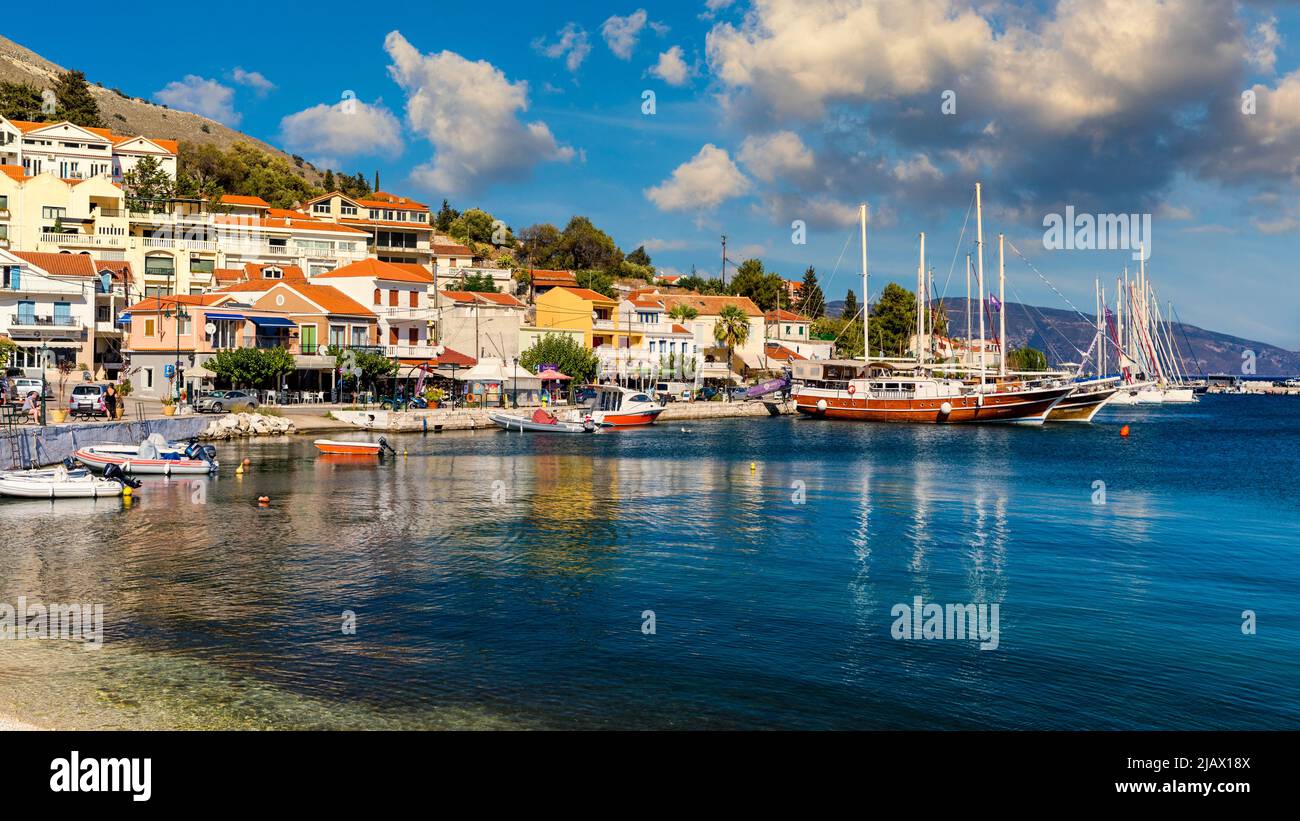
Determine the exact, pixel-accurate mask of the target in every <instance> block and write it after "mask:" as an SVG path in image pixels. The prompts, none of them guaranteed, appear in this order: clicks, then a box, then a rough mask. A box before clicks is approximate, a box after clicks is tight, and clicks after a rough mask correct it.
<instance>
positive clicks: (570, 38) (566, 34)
mask: <svg viewBox="0 0 1300 821" xmlns="http://www.w3.org/2000/svg"><path fill="white" fill-rule="evenodd" d="M556 36H557V37H558V38H559V39H557V40H556V41H555V42H554V43H551V44H550V45H547V44H546V40H545V38H542V37H539V38H538V39H536V40H534V41H533V48H535V49H537V50H538V51H539V52H541V53H542V54H544V55H545V56H547V57H550V58H551V59H552V60H555V59H559V58H560V57H564V58H565V59H564V67H565V68H567V69H568V70H569V71H577V70H578V68H579V67H580V66H581V65H582V61H583V60H585V59H587V55H588V54H590V53H591V42H590V40H588V38H587V32H586V30H584V29H583V28H582V26H580V25H578V24H577V23H568V24H566V25H565V26H564V28H562V29H560V30H559V31H557V32H556ZM566 55H567V56H566Z"/></svg>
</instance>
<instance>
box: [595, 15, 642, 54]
mask: <svg viewBox="0 0 1300 821" xmlns="http://www.w3.org/2000/svg"><path fill="white" fill-rule="evenodd" d="M646 19H647V18H646V13H645V9H637V10H636V11H634V12H632V13H631V14H629V15H628V16H626V17H619V16H618V15H614V16H613V17H610V18H609V19H608V20H606V21H605V22H604V23H603V24H601V27H600V35H601V36H602V37H604V38H605V45H607V46H609V50H610V51H612V52H614V56H615V57H617V58H618V59H620V60H631V59H632V50H633V49H635V48H636V41H637V39H638V38H639V37H640V36H641V29H643V28H645V24H646Z"/></svg>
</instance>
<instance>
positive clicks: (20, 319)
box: [9, 314, 81, 328]
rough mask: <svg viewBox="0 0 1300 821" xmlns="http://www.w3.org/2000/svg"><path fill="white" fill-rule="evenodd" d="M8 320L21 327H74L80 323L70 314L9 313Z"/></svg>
mask: <svg viewBox="0 0 1300 821" xmlns="http://www.w3.org/2000/svg"><path fill="white" fill-rule="evenodd" d="M9 321H10V322H11V323H12V324H14V325H17V326H19V327H22V328H76V327H78V326H79V325H80V324H81V323H79V322H77V320H76V319H75V318H74V317H72V316H60V315H57V314H56V315H54V316H37V315H36V314H10V315H9Z"/></svg>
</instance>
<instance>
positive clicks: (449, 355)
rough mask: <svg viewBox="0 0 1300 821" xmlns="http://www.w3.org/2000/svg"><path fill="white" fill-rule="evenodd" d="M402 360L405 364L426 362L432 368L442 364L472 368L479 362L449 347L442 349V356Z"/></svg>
mask: <svg viewBox="0 0 1300 821" xmlns="http://www.w3.org/2000/svg"><path fill="white" fill-rule="evenodd" d="M401 362H402V364H403V365H419V364H421V363H425V364H427V365H428V366H429V367H431V368H436V367H438V366H440V365H456V366H459V367H463V368H472V367H473V366H474V365H476V364H478V360H476V359H475V358H474V357H472V356H467V355H466V354H463V353H461V352H460V351H457V350H452V349H451V348H447V347H444V348H443V349H442V354H441V355H440V356H435V357H430V358H429V359H403V360H401Z"/></svg>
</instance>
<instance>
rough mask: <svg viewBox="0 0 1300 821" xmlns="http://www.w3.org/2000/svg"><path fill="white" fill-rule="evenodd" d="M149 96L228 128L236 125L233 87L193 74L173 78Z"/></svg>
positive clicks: (238, 115)
mask: <svg viewBox="0 0 1300 821" xmlns="http://www.w3.org/2000/svg"><path fill="white" fill-rule="evenodd" d="M153 98H154V99H155V100H157V101H158V102H160V103H163V104H164V105H166V106H168V107H170V108H177V109H180V110H181V111H192V112H193V113H195V114H200V115H202V116H204V117H207V118H208V119H210V120H216V121H217V122H219V123H221V124H222V125H228V126H230V127H231V128H234V127H235V126H237V125H239V120H240V119H241V118H240V114H239V112H237V111H235V90H234V89H233V88H231V87H230V86H223V85H222V84H221V83H218V82H217V81H216V80H207V79H204V78H203V77H199V76H198V75H196V74H186V75H185V77H184V79H181V80H173V81H172V82H170V83H168V84H167V85H166V86H164V87H163V88H162V89H160V90H158V91H155V92H154V93H153Z"/></svg>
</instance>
